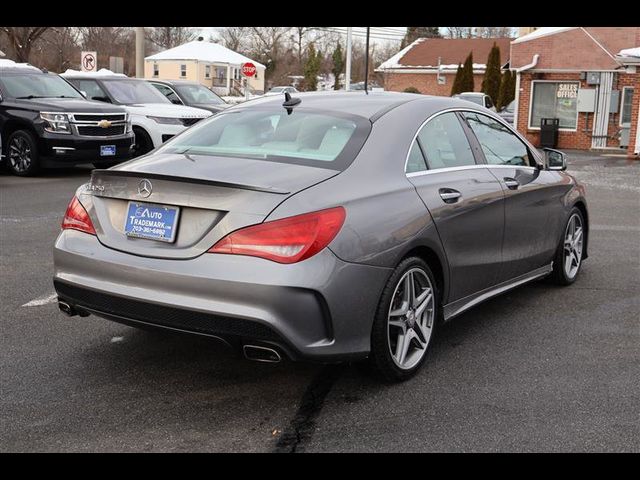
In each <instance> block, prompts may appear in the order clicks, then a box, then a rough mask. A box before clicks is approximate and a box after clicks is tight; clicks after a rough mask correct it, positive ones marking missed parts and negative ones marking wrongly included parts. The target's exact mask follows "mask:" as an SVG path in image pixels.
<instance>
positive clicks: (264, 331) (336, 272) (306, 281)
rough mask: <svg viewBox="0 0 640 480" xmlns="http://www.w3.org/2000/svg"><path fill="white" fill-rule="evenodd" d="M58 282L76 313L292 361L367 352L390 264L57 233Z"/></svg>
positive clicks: (330, 255)
mask: <svg viewBox="0 0 640 480" xmlns="http://www.w3.org/2000/svg"><path fill="white" fill-rule="evenodd" d="M54 263H55V273H54V285H55V288H56V291H57V293H58V296H59V298H60V299H62V300H64V301H65V302H67V303H69V304H70V305H71V306H73V307H74V308H76V309H78V310H81V311H82V310H84V311H87V312H89V313H94V314H96V315H99V316H102V317H104V318H108V319H111V320H115V321H121V322H123V323H128V324H134V325H135V324H146V325H153V326H158V327H164V328H168V329H172V330H179V331H186V332H191V333H196V334H201V335H211V336H215V337H221V338H223V339H232V340H235V341H239V342H240V343H241V344H251V345H256V344H258V345H264V344H267V345H270V346H275V347H276V349H277V350H279V351H280V352H283V353H285V354H286V355H287V356H288V357H290V358H292V359H294V360H312V361H320V362H333V361H342V360H347V359H353V358H363V357H365V356H366V355H367V354H368V352H369V348H370V334H371V325H372V322H373V318H374V315H375V310H376V308H377V304H378V299H379V296H380V293H381V291H382V288H383V286H384V283H385V282H386V279H387V278H388V275H389V274H390V273H391V270H389V269H386V268H380V267H372V266H365V265H360V264H353V263H347V262H343V261H341V260H340V259H338V258H337V257H336V256H335V255H334V254H333V253H332V252H331V251H330V250H329V249H325V250H323V251H322V252H320V253H319V254H317V255H315V256H314V257H311V258H310V259H307V260H305V261H303V262H300V263H298V264H293V265H282V264H278V263H275V262H270V261H267V260H263V259H259V258H253V257H245V256H237V255H221V254H203V255H201V256H199V257H196V258H193V259H189V260H170V259H158V258H146V257H139V256H135V255H130V254H127V253H123V252H119V251H115V250H112V249H110V248H107V247H105V246H103V245H102V244H100V242H99V241H98V239H97V238H96V237H95V236H92V235H87V234H84V233H81V232H76V231H73V230H65V231H63V232H62V233H61V234H60V236H59V237H58V240H57V241H56V245H55V247H54Z"/></svg>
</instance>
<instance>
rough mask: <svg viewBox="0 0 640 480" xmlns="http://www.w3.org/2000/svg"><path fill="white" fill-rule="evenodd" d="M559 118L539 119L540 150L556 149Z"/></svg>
mask: <svg viewBox="0 0 640 480" xmlns="http://www.w3.org/2000/svg"><path fill="white" fill-rule="evenodd" d="M559 127H560V119H559V118H542V119H540V146H541V147H542V148H556V147H557V146H558V128H559Z"/></svg>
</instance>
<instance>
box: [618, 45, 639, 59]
mask: <svg viewBox="0 0 640 480" xmlns="http://www.w3.org/2000/svg"><path fill="white" fill-rule="evenodd" d="M618 56H619V57H638V58H640V47H635V48H625V49H624V50H620V51H619V52H618Z"/></svg>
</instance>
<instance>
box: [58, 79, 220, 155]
mask: <svg viewBox="0 0 640 480" xmlns="http://www.w3.org/2000/svg"><path fill="white" fill-rule="evenodd" d="M61 76H62V77H63V78H65V79H66V80H67V81H68V82H69V83H71V84H72V85H73V86H74V87H76V88H77V89H78V90H80V91H81V92H82V93H83V95H85V96H86V97H87V98H88V99H89V100H99V101H103V102H108V103H113V104H115V105H121V106H123V107H124V108H125V109H126V110H127V111H128V112H129V115H130V117H131V124H132V125H133V132H134V133H135V136H136V140H135V150H134V156H138V155H143V154H145V153H147V152H149V151H151V150H153V149H154V148H156V147H158V146H160V145H161V144H162V143H164V142H166V141H167V140H169V139H170V138H171V137H173V136H174V135H177V134H178V133H180V132H182V131H183V130H185V129H187V128H188V127H190V126H191V125H193V124H195V123H197V122H199V121H200V120H202V119H203V118H207V117H210V116H211V115H212V114H211V112H209V111H208V110H203V109H200V108H193V107H187V106H183V105H175V104H173V103H171V102H170V101H169V100H168V99H167V98H166V97H165V96H164V95H162V94H161V93H160V92H159V91H158V90H157V89H156V88H155V87H153V86H152V85H151V84H149V83H148V82H147V81H145V80H142V79H137V78H129V77H127V76H126V75H122V74H117V73H113V72H111V71H109V70H104V69H103V70H100V71H98V72H92V73H88V72H78V71H75V70H67V71H66V72H65V73H63V74H62V75H61Z"/></svg>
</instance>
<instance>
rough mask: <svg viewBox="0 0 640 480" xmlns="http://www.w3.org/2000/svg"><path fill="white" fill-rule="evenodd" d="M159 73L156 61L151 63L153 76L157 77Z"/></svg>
mask: <svg viewBox="0 0 640 480" xmlns="http://www.w3.org/2000/svg"><path fill="white" fill-rule="evenodd" d="M159 75H160V67H158V64H157V63H154V64H153V76H154V77H155V78H158V76H159Z"/></svg>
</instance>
